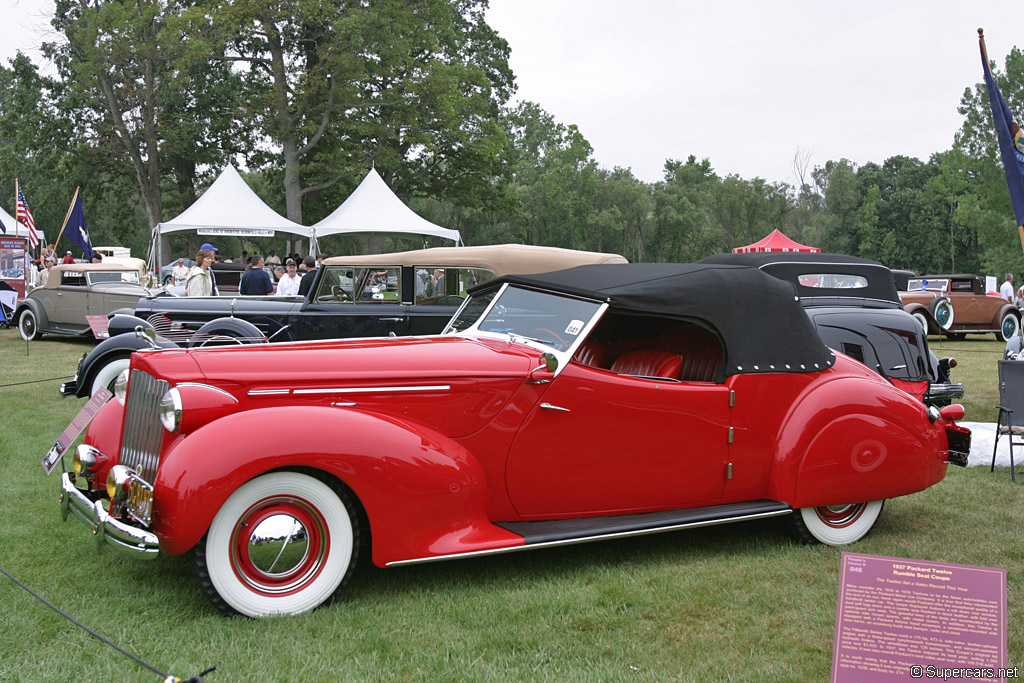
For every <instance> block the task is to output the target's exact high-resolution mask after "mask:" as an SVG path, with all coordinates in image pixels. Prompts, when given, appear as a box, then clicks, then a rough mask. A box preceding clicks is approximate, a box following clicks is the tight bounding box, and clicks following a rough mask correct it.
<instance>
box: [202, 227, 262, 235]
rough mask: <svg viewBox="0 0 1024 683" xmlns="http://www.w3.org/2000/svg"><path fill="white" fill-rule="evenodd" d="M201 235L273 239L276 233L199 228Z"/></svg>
mask: <svg viewBox="0 0 1024 683" xmlns="http://www.w3.org/2000/svg"><path fill="white" fill-rule="evenodd" d="M196 233H197V234H199V235H213V236H220V237H273V236H274V231H273V230H270V229H267V228H199V229H198V230H196Z"/></svg>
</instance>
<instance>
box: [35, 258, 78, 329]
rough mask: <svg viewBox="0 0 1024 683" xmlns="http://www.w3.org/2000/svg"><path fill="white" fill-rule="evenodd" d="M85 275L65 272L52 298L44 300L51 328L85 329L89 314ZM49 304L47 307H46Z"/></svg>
mask: <svg viewBox="0 0 1024 683" xmlns="http://www.w3.org/2000/svg"><path fill="white" fill-rule="evenodd" d="M88 291H89V290H88V286H87V283H86V279H85V273H75V272H65V273H63V276H62V278H61V283H60V285H58V286H57V288H56V290H54V293H53V295H52V296H50V297H48V298H47V299H46V300H44V308H45V309H46V316H47V318H48V319H49V321H50V326H51V327H72V328H74V327H85V326H87V325H88V322H86V320H85V316H86V314H87V313H88V312H89V296H88ZM46 304H49V305H46Z"/></svg>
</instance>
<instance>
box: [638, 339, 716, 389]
mask: <svg viewBox="0 0 1024 683" xmlns="http://www.w3.org/2000/svg"><path fill="white" fill-rule="evenodd" d="M654 348H656V349H659V350H661V351H668V352H670V353H676V354H679V355H680V356H682V358H683V362H682V368H681V369H680V371H679V379H681V380H682V381H684V382H714V381H715V380H716V379H717V378H718V373H719V372H720V371H721V369H722V343H721V342H720V341H718V337H716V336H715V335H714V334H712V333H711V332H709V331H707V330H705V329H704V328H703V327H700V326H698V325H683V326H680V327H674V328H672V329H670V330H665V331H664V332H662V333H661V334H659V335H658V339H657V340H656V341H655V342H654Z"/></svg>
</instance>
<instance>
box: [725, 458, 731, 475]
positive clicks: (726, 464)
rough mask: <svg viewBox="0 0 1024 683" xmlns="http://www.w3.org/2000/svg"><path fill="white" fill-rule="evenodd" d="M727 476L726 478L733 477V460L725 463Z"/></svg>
mask: <svg viewBox="0 0 1024 683" xmlns="http://www.w3.org/2000/svg"><path fill="white" fill-rule="evenodd" d="M725 478H726V479H732V463H731V462H727V463H725Z"/></svg>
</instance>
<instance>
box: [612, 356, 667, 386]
mask: <svg viewBox="0 0 1024 683" xmlns="http://www.w3.org/2000/svg"><path fill="white" fill-rule="evenodd" d="M682 366H683V359H682V358H681V357H680V356H678V355H677V354H674V353H669V352H667V351H656V350H655V349H640V350H639V351H630V352H629V353H626V354H623V355H621V356H619V358H618V360H616V361H615V363H614V364H613V365H612V372H616V373H618V374H620V375H640V376H643V377H665V378H666V379H677V378H678V377H679V370H680V369H681V368H682Z"/></svg>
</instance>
